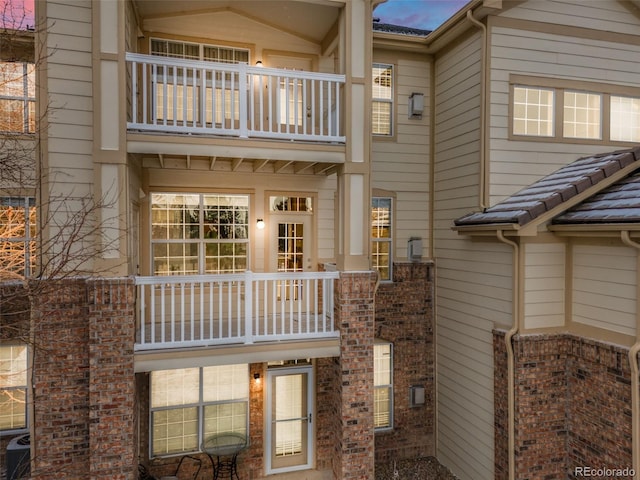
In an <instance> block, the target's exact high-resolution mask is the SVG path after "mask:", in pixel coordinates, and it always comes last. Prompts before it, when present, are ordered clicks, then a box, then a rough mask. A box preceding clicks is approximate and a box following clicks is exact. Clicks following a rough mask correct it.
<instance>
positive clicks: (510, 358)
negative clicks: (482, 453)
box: [496, 230, 520, 480]
mask: <svg viewBox="0 0 640 480" xmlns="http://www.w3.org/2000/svg"><path fill="white" fill-rule="evenodd" d="M496 235H497V237H498V240H500V241H501V242H502V243H505V244H507V245H510V246H511V247H512V248H513V300H512V301H513V307H512V309H513V325H512V327H511V328H510V329H509V331H508V332H507V333H506V335H505V337H504V341H505V345H506V347H507V395H508V398H507V409H508V415H509V428H508V432H507V433H508V436H509V452H508V459H509V480H514V479H515V478H516V458H515V359H514V352H513V337H514V336H515V335H516V334H517V333H518V328H519V326H520V313H519V312H520V249H519V246H518V244H517V243H516V242H514V241H512V240H507V239H506V238H505V236H504V233H503V231H502V230H498V231H497V232H496Z"/></svg>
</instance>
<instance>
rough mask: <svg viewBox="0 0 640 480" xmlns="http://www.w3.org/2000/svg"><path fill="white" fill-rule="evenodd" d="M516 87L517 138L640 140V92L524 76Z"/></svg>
mask: <svg viewBox="0 0 640 480" xmlns="http://www.w3.org/2000/svg"><path fill="white" fill-rule="evenodd" d="M511 83H512V88H511V107H512V110H511V134H512V135H513V137H514V139H518V140H525V139H526V140H536V139H541V140H544V139H553V140H555V141H564V142H568V143H596V144H604V143H610V142H625V143H637V142H638V141H640V89H637V88H632V87H623V86H620V85H609V84H600V83H592V82H576V81H570V80H562V79H551V78H539V77H524V76H521V75H512V76H511ZM527 83H529V85H527ZM577 87H579V88H577ZM582 87H584V89H583V88H582Z"/></svg>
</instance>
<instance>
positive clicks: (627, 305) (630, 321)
mask: <svg viewBox="0 0 640 480" xmlns="http://www.w3.org/2000/svg"><path fill="white" fill-rule="evenodd" d="M573 262H574V265H573V307H572V308H573V322H575V323H580V324H585V325H590V326H592V327H598V328H603V329H605V330H611V331H614V332H618V333H623V334H625V335H632V336H635V334H636V333H635V332H636V328H635V325H636V293H637V286H636V285H637V281H638V278H637V272H636V252H635V251H634V250H633V249H631V248H628V247H609V246H588V245H576V246H575V247H574V251H573Z"/></svg>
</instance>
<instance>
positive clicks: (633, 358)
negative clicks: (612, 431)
mask: <svg viewBox="0 0 640 480" xmlns="http://www.w3.org/2000/svg"><path fill="white" fill-rule="evenodd" d="M620 238H621V240H622V243H624V244H625V245H627V246H629V247H631V248H635V249H636V250H638V251H639V252H640V243H637V242H634V241H633V240H631V236H630V235H629V231H628V230H623V231H622V232H620ZM636 271H637V269H636ZM636 303H637V302H636ZM638 352H640V312H637V311H636V343H634V344H633V345H632V346H631V348H630V349H629V365H630V366H631V458H632V461H633V471H634V472H635V474H634V477H633V478H635V479H636V480H637V479H638V478H640V394H639V393H638V383H639V382H638Z"/></svg>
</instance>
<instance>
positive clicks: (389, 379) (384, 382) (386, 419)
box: [373, 339, 393, 430]
mask: <svg viewBox="0 0 640 480" xmlns="http://www.w3.org/2000/svg"><path fill="white" fill-rule="evenodd" d="M373 362H374V363H373V387H374V390H373V423H374V427H375V429H376V430H384V429H390V428H393V345H392V344H391V343H389V342H385V341H383V340H377V339H376V343H375V344H374V345H373Z"/></svg>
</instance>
